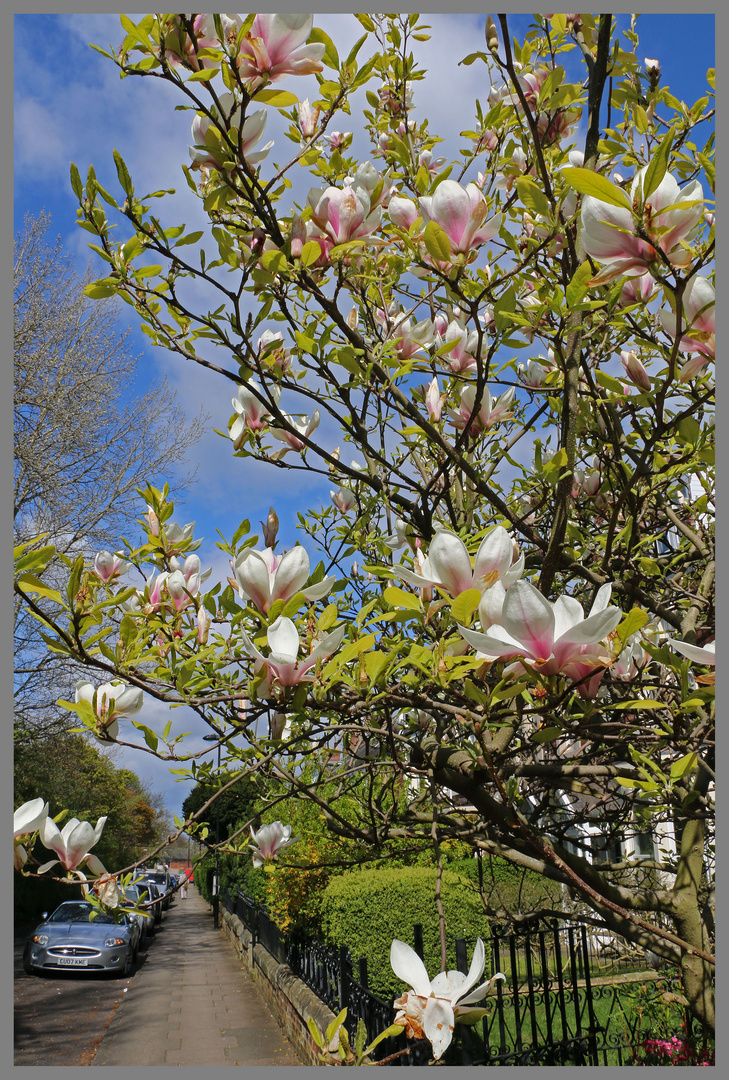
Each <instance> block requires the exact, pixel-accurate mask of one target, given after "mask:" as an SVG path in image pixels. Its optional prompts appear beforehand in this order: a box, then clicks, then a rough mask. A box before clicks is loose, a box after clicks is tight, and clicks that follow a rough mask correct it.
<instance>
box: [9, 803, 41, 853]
mask: <svg viewBox="0 0 729 1080" xmlns="http://www.w3.org/2000/svg"><path fill="white" fill-rule="evenodd" d="M47 817H48V803H47V802H44V801H43V799H31V800H30V802H25V803H23V805H22V806H19V807H18V809H17V810H16V811H15V813H14V814H13V839H14V840H15V841H16V843H15V844H14V847H13V865H14V867H15V869H16V870H22V868H23V867H24V866H25V864H26V862H27V861H28V852H27V851H26V849H25V847H24V845H23V844H21V843H19V842H17V840H18V837H19V836H25V835H26V834H30V833H34V832H35V831H36V829H41V828H42V827H43V822H44V821H45V820H46V818H47Z"/></svg>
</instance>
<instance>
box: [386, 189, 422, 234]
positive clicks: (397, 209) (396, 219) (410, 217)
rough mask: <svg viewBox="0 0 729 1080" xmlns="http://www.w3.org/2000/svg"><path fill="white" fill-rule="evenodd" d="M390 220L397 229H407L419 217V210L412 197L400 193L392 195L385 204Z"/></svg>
mask: <svg viewBox="0 0 729 1080" xmlns="http://www.w3.org/2000/svg"><path fill="white" fill-rule="evenodd" d="M387 212H388V214H389V215H390V221H392V223H393V225H397V227H398V228H399V229H409V228H410V226H411V225H414V224H415V222H416V221H417V220H418V218H419V217H420V212H419V211H418V208H417V206H416V205H415V203H414V202H413V200H412V199H405V198H403V197H402V196H400V195H395V196H393V198H392V199H390V202H389V203H388V206H387Z"/></svg>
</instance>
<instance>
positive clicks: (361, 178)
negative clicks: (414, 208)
mask: <svg viewBox="0 0 729 1080" xmlns="http://www.w3.org/2000/svg"><path fill="white" fill-rule="evenodd" d="M344 182H345V184H351V185H352V187H355V188H359V189H360V190H362V191H366V192H367V194H368V195H369V199H370V207H371V208H372V209H373V210H374V209H375V207H377V206H385V207H386V206H387V205H388V203H389V202H390V199H391V197H392V194H393V191H394V186H395V185H394V181H393V180H392V179H391V177H390V176H389V175H388V173H384V175H383V173H381V172H379V170H378V169H376V168H375V166H374V165H373V164H372V162H371V161H362V162H360V164H359V165H358V166H357V168H356V170H355V173H354V176H348V177H346V179H345V181H344Z"/></svg>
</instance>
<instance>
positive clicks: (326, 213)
mask: <svg viewBox="0 0 729 1080" xmlns="http://www.w3.org/2000/svg"><path fill="white" fill-rule="evenodd" d="M307 201H308V203H309V206H310V207H311V209H312V215H311V216H312V220H313V221H314V224H315V225H317V226H318V227H319V228H320V229H321V230H322V232H324V233H326V235H327V236H328V237H329V238H330V240H332V242H333V243H334V245H335V247H336V246H337V245H338V244H346V243H347V241H348V240H356V239H358V238H360V237H365V236H369V235H370V233H373V232H374V231H375V229H377V228H379V225H380V221H381V219H382V207H381V206H376V207H375V208H374V209H372V207H371V204H370V196H369V193H368V192H367V190H366V189H365V188H362V187H354V186H352V187H348V186H347V187H344V188H335V187H328V188H327V189H326V190H325V191H322V190H321V188H311V189H310V191H309V195H308V200H307Z"/></svg>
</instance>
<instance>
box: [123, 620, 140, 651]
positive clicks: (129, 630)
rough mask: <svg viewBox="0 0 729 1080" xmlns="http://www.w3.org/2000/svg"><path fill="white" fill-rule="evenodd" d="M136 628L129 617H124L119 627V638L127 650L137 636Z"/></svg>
mask: <svg viewBox="0 0 729 1080" xmlns="http://www.w3.org/2000/svg"><path fill="white" fill-rule="evenodd" d="M138 632H139V631H138V627H137V624H136V622H135V621H134V619H133V618H132V616H131V615H125V616H124V618H123V619H122V621H121V623H120V625H119V637H120V638H121V639H122V644H123V645H124V647H125V648H129V646H130V645H131V643H132V642H133V641H134V639H135V637H136V636H137V634H138Z"/></svg>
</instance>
